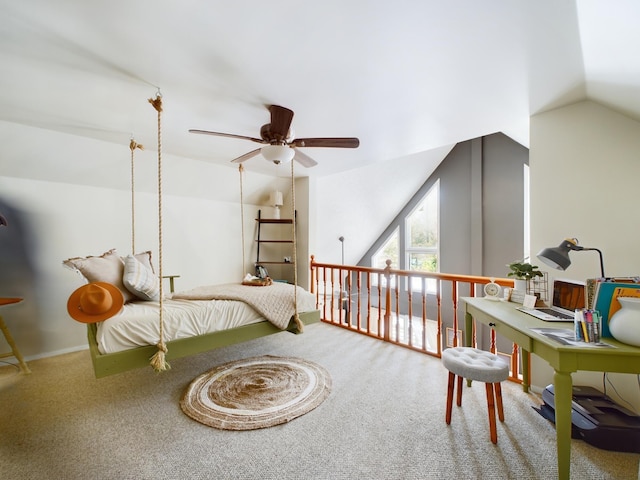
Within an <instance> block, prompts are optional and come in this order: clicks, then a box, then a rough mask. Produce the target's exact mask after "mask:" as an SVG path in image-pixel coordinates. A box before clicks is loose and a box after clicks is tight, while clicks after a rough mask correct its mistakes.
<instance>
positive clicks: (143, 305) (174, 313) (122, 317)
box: [96, 299, 265, 353]
mask: <svg viewBox="0 0 640 480" xmlns="http://www.w3.org/2000/svg"><path fill="white" fill-rule="evenodd" d="M163 305H164V314H163V320H164V340H165V342H168V341H170V340H177V339H179V338H187V337H193V336H196V335H202V334H205V333H210V332H216V331H219V330H225V329H229V328H235V327H239V326H241V325H249V324H250V323H257V322H261V321H263V320H265V319H264V318H263V317H261V316H260V314H259V313H258V312H256V311H255V310H254V309H253V308H251V307H250V306H249V305H247V304H246V303H244V302H238V301H235V300H208V301H204V300H169V299H166V300H164V301H163ZM159 306H160V303H159V302H130V303H127V304H125V305H124V307H123V308H122V310H121V311H120V313H119V314H117V315H115V316H113V317H111V318H110V319H109V320H106V321H104V322H101V323H99V324H98V326H97V327H98V328H97V335H96V339H97V341H98V349H99V350H100V353H113V352H119V351H121V350H128V349H130V348H134V347H139V346H142V345H156V344H157V343H158V342H159V341H160V333H159V331H160V330H159V328H160V323H159V322H160V320H159V318H160V315H159Z"/></svg>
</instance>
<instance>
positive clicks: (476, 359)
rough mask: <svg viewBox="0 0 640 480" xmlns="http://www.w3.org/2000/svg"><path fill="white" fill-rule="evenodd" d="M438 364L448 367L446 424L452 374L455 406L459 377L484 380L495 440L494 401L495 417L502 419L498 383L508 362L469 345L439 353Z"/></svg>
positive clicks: (459, 400) (494, 439)
mask: <svg viewBox="0 0 640 480" xmlns="http://www.w3.org/2000/svg"><path fill="white" fill-rule="evenodd" d="M442 364H443V365H444V366H445V368H446V369H447V370H449V387H448V388H447V417H446V420H447V425H449V424H450V423H451V407H452V404H453V390H454V380H455V377H456V375H457V376H458V396H457V397H456V404H457V405H458V406H460V405H462V379H463V378H466V379H467V380H476V381H478V382H484V383H485V386H486V390H487V405H488V407H489V430H490V433H491V441H492V442H493V443H498V432H497V431H496V411H495V404H496V403H497V404H498V418H499V419H500V421H501V422H503V421H504V412H503V410H502V390H501V388H500V382H502V381H503V380H506V379H507V377H508V376H509V365H507V364H506V363H505V362H504V361H503V360H502V359H500V357H498V356H497V355H494V354H493V353H490V352H486V351H484V350H478V349H477V348H471V347H453V348H447V349H446V350H445V351H444V352H442ZM494 387H495V397H494Z"/></svg>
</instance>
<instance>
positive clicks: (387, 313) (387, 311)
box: [384, 260, 391, 341]
mask: <svg viewBox="0 0 640 480" xmlns="http://www.w3.org/2000/svg"><path fill="white" fill-rule="evenodd" d="M385 263H386V264H387V266H386V267H385V268H384V278H385V280H386V289H387V290H386V292H385V295H384V299H385V300H384V303H385V305H384V339H385V340H386V341H389V340H390V336H389V332H390V330H391V260H387V261H386V262H385Z"/></svg>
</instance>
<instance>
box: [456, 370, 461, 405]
mask: <svg viewBox="0 0 640 480" xmlns="http://www.w3.org/2000/svg"><path fill="white" fill-rule="evenodd" d="M456 405H458V406H460V405H462V377H460V376H458V396H457V397H456Z"/></svg>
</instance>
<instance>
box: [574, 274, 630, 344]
mask: <svg viewBox="0 0 640 480" xmlns="http://www.w3.org/2000/svg"><path fill="white" fill-rule="evenodd" d="M586 284H587V305H586V306H587V309H591V310H594V311H597V312H599V313H600V335H601V336H602V337H603V338H604V337H611V332H610V331H609V319H610V318H611V316H612V315H613V314H614V313H616V312H617V311H618V310H620V308H621V305H620V302H619V301H618V298H619V297H640V277H623V278H595V279H589V280H587V282H586Z"/></svg>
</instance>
